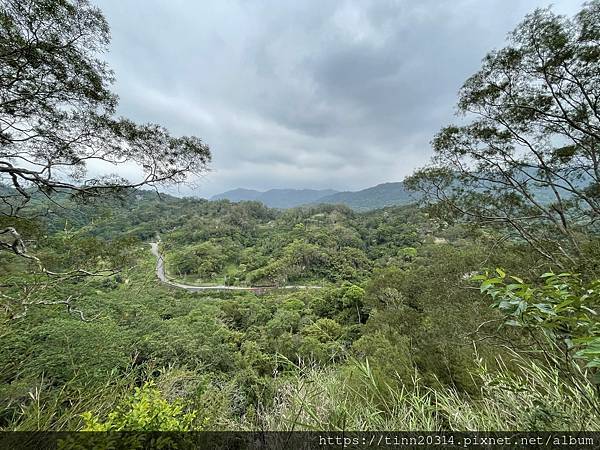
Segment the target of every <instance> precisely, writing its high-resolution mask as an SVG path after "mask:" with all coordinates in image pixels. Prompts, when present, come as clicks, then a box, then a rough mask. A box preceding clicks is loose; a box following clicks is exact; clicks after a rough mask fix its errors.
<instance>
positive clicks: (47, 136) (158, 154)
mask: <svg viewBox="0 0 600 450" xmlns="http://www.w3.org/2000/svg"><path fill="white" fill-rule="evenodd" d="M0 25H1V26H0V184H5V185H8V186H10V187H12V188H14V190H11V191H8V190H3V191H2V192H0V199H1V200H2V202H3V208H2V210H1V212H2V213H3V214H5V215H12V216H14V215H17V214H19V212H20V210H21V209H22V208H23V206H24V205H25V204H26V203H27V202H28V201H29V200H30V199H31V198H32V195H34V194H35V193H36V192H40V193H42V194H44V195H46V196H48V197H51V196H52V195H54V194H56V193H58V192H69V193H71V194H76V195H78V196H81V197H84V198H85V197H88V198H89V197H90V196H99V195H103V194H105V193H107V192H109V191H110V192H115V191H120V190H122V189H124V188H130V187H140V186H157V185H160V184H166V183H173V182H181V181H183V180H185V179H186V177H187V176H188V175H191V174H198V173H201V172H203V171H205V170H206V168H207V164H208V162H209V161H210V157H211V154H210V151H209V148H208V146H207V145H206V144H204V143H203V142H202V141H201V140H200V139H199V138H197V137H195V136H184V137H174V136H172V135H171V134H170V133H169V132H168V131H167V130H166V129H165V128H164V127H162V126H160V125H156V124H136V123H134V122H133V121H131V120H129V119H126V118H123V117H118V116H117V115H116V110H117V105H118V98H117V96H116V95H115V94H114V92H112V91H111V84H112V83H113V81H114V76H113V72H112V71H111V70H110V68H109V67H108V65H107V64H106V62H104V61H102V60H101V59H100V57H101V55H102V53H103V52H105V51H106V49H107V46H108V44H109V41H110V33H109V27H108V24H107V22H106V20H105V18H104V16H103V15H102V13H101V11H100V10H99V9H98V8H96V7H94V6H92V5H91V4H90V3H89V2H88V1H87V0H25V1H22V0H4V1H3V2H2V3H1V4H0ZM97 161H104V162H108V163H112V164H114V165H120V164H125V163H129V164H134V165H135V166H136V167H138V168H139V170H140V174H142V176H141V177H140V179H138V180H132V181H128V180H125V179H123V178H122V177H120V176H118V175H115V174H109V173H100V174H91V173H90V172H92V171H88V169H89V168H94V169H98V167H99V166H98V165H96V166H94V163H95V162H97ZM97 171H98V170H94V172H97Z"/></svg>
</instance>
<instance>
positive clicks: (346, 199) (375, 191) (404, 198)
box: [315, 182, 418, 211]
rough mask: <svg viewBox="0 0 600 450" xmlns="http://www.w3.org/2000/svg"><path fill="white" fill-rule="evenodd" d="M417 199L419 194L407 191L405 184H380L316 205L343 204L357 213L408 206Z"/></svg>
mask: <svg viewBox="0 0 600 450" xmlns="http://www.w3.org/2000/svg"><path fill="white" fill-rule="evenodd" d="M417 199H418V197H417V194H415V193H412V192H409V191H407V190H406V189H405V188H404V184H403V183H402V182H398V183H383V184H378V185H377V186H373V187H370V188H367V189H363V190H361V191H356V192H352V191H347V192H338V193H336V194H332V195H328V196H326V197H322V198H320V199H319V200H317V201H316V202H315V203H326V204H341V205H346V206H349V207H350V208H352V209H354V210H356V211H370V210H373V209H378V208H384V207H386V206H397V205H406V204H409V203H413V202H415V201H416V200H417Z"/></svg>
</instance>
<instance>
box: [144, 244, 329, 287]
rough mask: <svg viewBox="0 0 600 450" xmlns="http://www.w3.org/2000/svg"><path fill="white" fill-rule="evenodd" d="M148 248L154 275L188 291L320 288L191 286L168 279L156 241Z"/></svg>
mask: <svg viewBox="0 0 600 450" xmlns="http://www.w3.org/2000/svg"><path fill="white" fill-rule="evenodd" d="M150 248H151V250H152V254H153V255H154V256H156V276H157V277H158V279H159V280H160V281H161V282H162V283H164V284H167V285H169V286H173V287H176V288H180V289H185V290H186V291H189V292H202V291H250V292H264V291H267V290H274V289H291V290H294V289H320V288H321V286H294V285H288V286H265V287H259V286H253V287H244V286H225V285H217V286H192V285H189V284H181V283H176V282H174V281H171V280H169V279H168V277H167V275H166V273H165V259H164V257H163V256H162V255H161V253H160V252H159V250H158V242H150Z"/></svg>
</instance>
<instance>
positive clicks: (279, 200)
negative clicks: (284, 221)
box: [210, 189, 338, 208]
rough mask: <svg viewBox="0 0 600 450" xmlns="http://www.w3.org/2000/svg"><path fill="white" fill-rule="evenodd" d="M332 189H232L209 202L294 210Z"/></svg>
mask: <svg viewBox="0 0 600 450" xmlns="http://www.w3.org/2000/svg"><path fill="white" fill-rule="evenodd" d="M337 192H338V191H334V190H333V189H322V190H317V189H270V190H268V191H265V192H260V191H255V190H253V189H234V190H232V191H227V192H223V193H222V194H217V195H214V196H212V197H211V198H210V199H211V200H223V199H227V200H230V201H232V202H241V201H259V202H262V203H264V204H265V205H266V206H268V207H270V208H294V207H295V206H300V205H305V204H308V203H314V202H315V201H317V200H318V199H320V198H322V197H327V196H330V195H332V194H335V193H337Z"/></svg>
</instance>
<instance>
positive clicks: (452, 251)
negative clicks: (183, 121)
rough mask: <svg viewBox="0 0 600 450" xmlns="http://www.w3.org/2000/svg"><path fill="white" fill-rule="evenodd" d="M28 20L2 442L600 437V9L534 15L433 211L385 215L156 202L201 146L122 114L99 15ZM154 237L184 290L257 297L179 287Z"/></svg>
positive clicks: (10, 219)
mask: <svg viewBox="0 0 600 450" xmlns="http://www.w3.org/2000/svg"><path fill="white" fill-rule="evenodd" d="M26 3H30V4H31V5H32V8H30V9H29V10H27V9H25V8H23V6H22V3H21V2H18V1H7V2H6V4H5V3H4V2H3V3H2V4H1V5H2V6H1V8H2V14H1V15H0V18H1V21H2V27H3V31H2V35H1V36H0V55H1V56H0V58H2V59H1V63H2V71H3V75H6V77H11V76H12V77H13V79H11V80H12V81H11V82H10V83H8V85H6V83H5V82H4V81H2V84H1V86H0V88H1V89H2V96H1V97H0V101H1V102H2V103H1V105H0V114H1V116H0V117H1V118H2V122H1V123H2V125H1V126H2V127H3V128H2V130H1V134H0V145H1V146H0V176H1V177H2V178H0V181H2V185H1V187H0V198H1V199H2V205H1V206H0V208H1V209H0V211H1V212H2V215H1V216H0V305H1V306H2V308H1V309H0V320H1V323H2V326H1V329H0V380H1V383H0V429H1V430H20V431H22V430H28V431H30V430H96V431H102V430H596V431H598V430H600V409H599V408H600V397H599V395H600V394H599V392H600V391H599V389H598V385H599V383H600V377H599V373H598V367H600V327H599V321H598V308H599V307H600V259H599V258H598V257H599V255H600V235H599V233H598V232H599V230H598V217H599V216H598V214H599V213H600V207H599V204H600V196H599V193H600V189H599V186H600V172H599V161H600V157H599V151H600V136H599V133H600V125H599V120H600V119H599V110H598V99H599V98H600V96H599V94H600V87H599V85H600V76H599V74H600V72H599V71H598V68H599V66H598V61H599V60H600V59H599V56H600V45H599V44H598V43H599V42H600V25H599V24H600V2H598V1H593V2H590V3H588V4H586V5H585V6H584V7H583V8H582V10H581V12H580V13H579V14H578V15H577V16H575V17H574V18H566V17H562V16H557V15H555V14H554V13H552V12H551V10H538V11H536V12H534V13H532V14H531V15H529V16H527V17H526V18H525V20H524V21H523V23H522V24H521V25H519V27H518V28H517V29H516V30H515V31H514V33H513V34H512V35H511V36H512V37H510V38H509V44H508V46H507V47H506V48H505V49H503V50H499V51H496V52H492V53H490V54H489V55H488V56H487V57H486V59H485V60H484V61H483V67H482V69H481V71H480V72H478V73H476V74H475V75H474V76H473V77H472V78H470V79H469V80H467V82H466V83H465V85H464V86H463V88H462V90H461V93H460V98H459V108H460V109H461V110H462V111H463V112H465V113H470V114H474V117H475V118H474V119H473V121H472V122H470V123H467V124H463V125H460V126H458V125H452V126H449V127H447V128H444V129H442V130H441V131H440V132H439V133H438V134H437V135H436V136H435V138H434V141H433V147H434V152H435V156H434V159H433V160H432V162H431V164H430V165H429V166H427V167H426V168H424V169H421V170H419V171H417V172H415V174H414V175H413V176H411V177H409V178H408V179H407V180H406V181H405V183H404V185H405V186H406V187H407V188H410V189H412V190H413V191H414V192H415V196H416V198H418V199H419V202H417V203H412V204H409V205H403V206H391V207H385V208H379V209H374V210H371V211H364V210H363V209H365V208H363V207H362V206H361V207H360V208H357V209H358V210H353V209H351V208H350V207H348V206H344V205H307V206H302V207H297V208H290V209H273V208H268V207H266V206H265V205H264V204H262V203H260V202H258V201H241V202H237V203H234V202H230V201H228V200H213V201H209V200H203V199H198V198H194V197H186V198H178V197H174V196H171V195H168V194H164V193H159V192H158V191H157V190H149V188H150V187H155V186H157V185H159V186H163V185H164V183H165V182H180V181H182V179H183V178H184V175H188V174H194V173H203V171H204V170H205V169H206V167H207V165H208V163H209V162H210V150H209V149H208V147H207V146H206V145H205V144H204V143H203V142H202V141H200V139H198V138H196V137H173V136H171V135H170V133H169V132H168V131H167V130H166V129H164V128H162V127H160V126H157V125H137V124H135V123H133V122H131V121H129V120H128V119H123V118H116V117H115V105H116V101H117V100H116V98H115V97H114V96H113V95H112V94H111V92H110V91H109V90H108V84H107V83H108V81H107V80H108V78H109V74H108V72H105V70H107V69H106V68H105V66H104V65H103V64H101V63H100V62H99V61H98V60H96V59H94V58H93V57H92V56H90V54H88V53H86V52H87V51H88V50H89V49H92V50H93V49H94V45H100V44H102V42H104V41H106V42H108V35H107V33H108V25H107V24H106V22H105V20H104V18H103V16H102V14H101V12H100V11H99V10H98V9H96V8H93V7H91V6H90V5H89V4H87V2H70V1H68V0H64V1H60V2H44V1H41V0H32V1H30V2H26ZM28 14H29V16H27V15H28ZM23 17H28V18H29V19H30V20H29V21H27V20H23ZM36 23H37V24H41V25H40V28H39V30H40V33H39V34H35V33H34V35H35V36H33V35H32V34H31V33H29V32H28V27H32V26H34V25H35V24H36ZM48 23H50V24H54V25H56V24H60V26H59V25H56V27H46V26H45V25H47V24H48ZM81 26H85V27H89V28H90V30H91V34H90V35H88V36H87V37H86V38H85V39H84V41H83V42H82V43H78V44H73V42H71V41H70V40H69V38H70V36H72V35H73V34H74V33H75V32H76V30H78V29H80V27H81ZM29 31H31V30H29ZM32 36H33V37H32ZM90 36H91V37H90ZM98 36H101V38H98ZM102 36H103V37H102ZM36 39H37V40H39V41H36ZM44 39H46V41H44ZM98 39H100V41H98ZM64 40H66V41H65V42H67V43H66V44H65V45H64V46H62V45H59V44H61V42H63V41H64ZM106 42H105V43H106ZM73 45H75V46H74V47H73ZM32 48H33V49H34V50H36V51H33V50H32ZM65 48H66V49H68V50H69V51H65ZM90 51H91V50H90ZM14 55H17V56H14ZM39 71H42V72H44V71H47V72H48V73H50V74H51V76H48V77H41V78H40V77H39ZM3 79H8V78H5V77H3ZM39 80H42V81H39ZM38 82H43V83H46V85H44V86H43V89H42V88H40V89H39V90H36V91H31V88H32V86H35V83H38ZM105 82H106V83H105ZM15 86H17V87H15ZM47 92H51V94H47ZM52 92H54V93H53V94H52ZM32 98H33V100H32ZM65 104H67V105H68V106H65ZM24 124H28V125H29V128H27V126H25V125H24ZM61 124H63V125H64V126H63V125H61ZM74 134H76V136H74ZM98 158H100V159H104V160H106V161H110V162H114V163H119V164H120V163H122V162H123V161H131V162H135V163H139V164H141V166H142V167H143V168H144V171H145V172H144V173H145V178H144V181H143V182H138V183H136V182H127V181H126V180H122V179H116V178H114V177H110V176H109V177H106V178H100V177H96V178H92V179H86V178H85V177H86V175H85V171H84V170H83V167H84V166H85V164H86V163H87V162H90V161H92V160H94V159H98ZM31 161H33V163H32V162H31ZM51 168H52V170H51ZM61 170H71V171H72V172H70V176H71V178H70V179H69V180H70V181H66V180H67V179H66V178H61V177H58V178H57V175H56V173H57V172H58V173H60V172H61ZM368 203H369V200H368V199H366V200H364V204H365V205H366V204H368ZM361 205H363V203H361ZM151 242H158V243H159V250H160V252H161V253H162V255H163V256H164V259H165V266H166V274H167V276H168V278H169V279H170V280H172V281H173V282H177V283H185V284H186V285H197V286H213V287H216V286H222V287H230V286H231V287H261V288H262V289H257V290H254V291H252V290H248V291H243V290H226V289H214V290H205V291H200V292H190V291H187V290H185V289H181V288H177V287H173V286H171V285H169V284H166V283H162V282H161V281H160V280H159V279H158V278H157V276H156V275H157V274H156V265H157V260H156V257H155V255H153V254H152V253H151V248H150V243H151ZM290 286H292V287H294V288H289V287H290Z"/></svg>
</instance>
